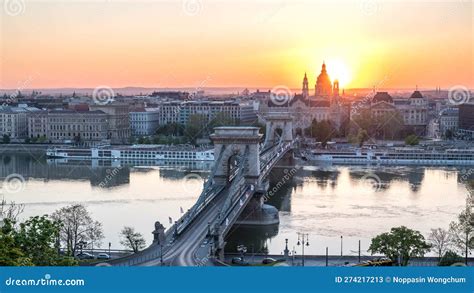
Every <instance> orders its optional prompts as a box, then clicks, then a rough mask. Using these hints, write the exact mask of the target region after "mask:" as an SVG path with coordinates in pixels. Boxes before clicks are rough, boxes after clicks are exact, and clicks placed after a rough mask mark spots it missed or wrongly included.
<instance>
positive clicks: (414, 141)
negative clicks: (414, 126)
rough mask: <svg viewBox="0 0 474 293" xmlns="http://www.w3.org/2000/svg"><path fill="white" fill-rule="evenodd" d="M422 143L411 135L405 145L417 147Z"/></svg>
mask: <svg viewBox="0 0 474 293" xmlns="http://www.w3.org/2000/svg"><path fill="white" fill-rule="evenodd" d="M419 143H420V140H419V139H418V136H416V135H414V134H410V135H409V136H407V137H405V144H406V145H417V144H419Z"/></svg>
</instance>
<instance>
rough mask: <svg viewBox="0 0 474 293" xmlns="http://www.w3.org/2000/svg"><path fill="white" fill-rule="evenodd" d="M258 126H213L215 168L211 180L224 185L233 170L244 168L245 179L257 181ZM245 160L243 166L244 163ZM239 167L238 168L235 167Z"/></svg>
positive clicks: (259, 137) (258, 159) (259, 135)
mask: <svg viewBox="0 0 474 293" xmlns="http://www.w3.org/2000/svg"><path fill="white" fill-rule="evenodd" d="M259 130H260V128H258V127H247V126H224V127H216V128H214V133H213V134H211V139H212V141H213V142H214V158H215V166H214V168H215V170H214V174H213V180H214V182H215V183H216V184H222V185H225V184H227V183H229V182H230V181H231V180H232V175H233V172H234V171H233V170H234V169H235V170H240V168H241V167H243V168H244V174H243V175H244V177H245V180H246V181H247V182H249V183H252V184H253V183H257V181H258V179H259V176H260V156H259V143H260V140H261V139H262V135H261V134H260V133H259ZM244 162H246V164H245V166H243V165H242V164H244ZM236 167H240V168H236Z"/></svg>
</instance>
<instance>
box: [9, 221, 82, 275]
mask: <svg viewBox="0 0 474 293" xmlns="http://www.w3.org/2000/svg"><path fill="white" fill-rule="evenodd" d="M59 226H60V224H59V223H58V222H56V221H53V220H51V219H49V218H48V217H47V216H41V217H40V216H36V217H31V218H29V219H28V220H26V221H25V222H23V223H20V224H19V225H18V227H16V226H15V222H14V221H11V220H9V219H6V220H5V223H4V225H3V227H2V228H1V229H0V265H2V266H57V265H61V266H72V265H77V262H76V261H75V260H74V259H72V258H69V257H64V256H62V255H60V254H59V249H58V247H57V239H58V235H59Z"/></svg>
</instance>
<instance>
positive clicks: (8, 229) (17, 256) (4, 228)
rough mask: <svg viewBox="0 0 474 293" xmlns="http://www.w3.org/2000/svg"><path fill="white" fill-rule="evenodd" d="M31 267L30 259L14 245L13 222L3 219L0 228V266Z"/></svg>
mask: <svg viewBox="0 0 474 293" xmlns="http://www.w3.org/2000/svg"><path fill="white" fill-rule="evenodd" d="M21 265H25V266H32V265H33V263H32V262H31V259H29V258H28V257H26V256H25V255H24V253H23V251H22V250H21V249H20V247H18V246H17V245H16V242H15V230H14V222H13V221H11V220H10V219H5V220H4V221H3V222H2V225H1V226H0V266H21Z"/></svg>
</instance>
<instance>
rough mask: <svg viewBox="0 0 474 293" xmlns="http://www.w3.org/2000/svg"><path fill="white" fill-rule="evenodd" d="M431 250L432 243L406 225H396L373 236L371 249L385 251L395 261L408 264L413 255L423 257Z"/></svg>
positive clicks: (404, 264)
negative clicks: (386, 231)
mask: <svg viewBox="0 0 474 293" xmlns="http://www.w3.org/2000/svg"><path fill="white" fill-rule="evenodd" d="M429 250H430V245H429V244H428V243H426V242H425V238H424V237H423V235H421V233H420V232H418V231H415V230H411V229H408V228H407V227H405V226H401V227H394V228H392V229H391V230H390V232H388V233H382V234H380V235H377V236H376V237H375V238H372V242H371V244H370V247H369V251H370V252H371V253H372V254H374V253H383V254H384V255H385V256H387V257H388V258H390V259H391V260H392V261H393V262H394V263H398V264H400V265H402V266H406V265H407V264H408V261H409V260H410V258H412V257H417V256H419V257H422V256H423V255H424V254H425V253H426V252H428V251H429Z"/></svg>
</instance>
